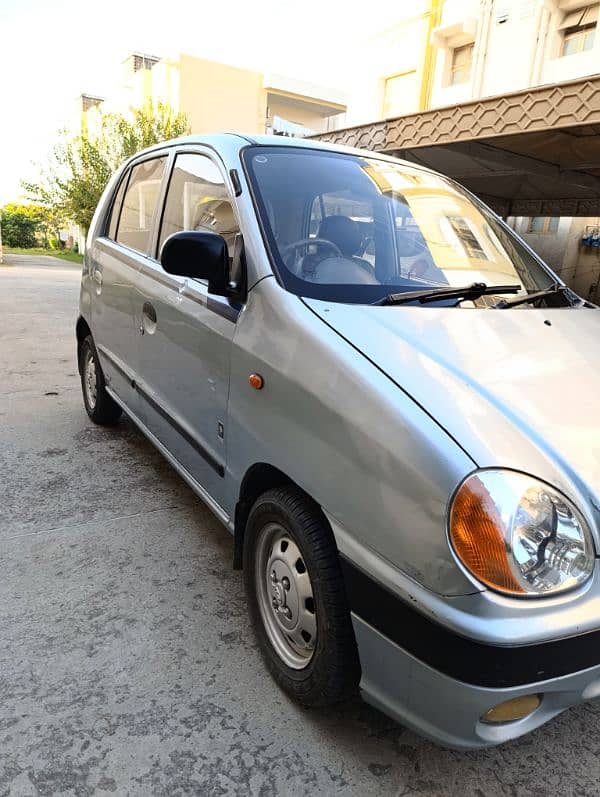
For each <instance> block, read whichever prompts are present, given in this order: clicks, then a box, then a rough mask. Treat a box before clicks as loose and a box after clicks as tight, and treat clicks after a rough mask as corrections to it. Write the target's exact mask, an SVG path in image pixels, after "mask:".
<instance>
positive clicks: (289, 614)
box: [285, 606, 292, 620]
mask: <svg viewBox="0 0 600 797" xmlns="http://www.w3.org/2000/svg"><path fill="white" fill-rule="evenodd" d="M285 616H286V617H287V619H288V620H291V619H292V610H291V609H290V607H289V606H286V607H285Z"/></svg>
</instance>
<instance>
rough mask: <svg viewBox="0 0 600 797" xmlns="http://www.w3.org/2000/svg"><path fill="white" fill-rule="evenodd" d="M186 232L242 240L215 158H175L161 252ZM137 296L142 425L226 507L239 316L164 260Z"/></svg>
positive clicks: (143, 276) (145, 275)
mask: <svg viewBox="0 0 600 797" xmlns="http://www.w3.org/2000/svg"><path fill="white" fill-rule="evenodd" d="M186 229H187V230H192V229H208V230H211V231H213V232H218V233H220V234H222V235H223V236H224V237H225V238H226V240H227V241H228V243H229V244H230V247H233V242H234V240H235V238H236V234H237V232H238V224H237V221H236V218H235V214H234V211H233V203H232V201H231V199H230V197H229V194H228V191H227V188H226V186H225V182H224V179H223V176H222V174H221V171H220V169H219V167H218V166H217V165H216V163H215V162H214V161H213V160H212V159H211V158H210V157H209V156H208V155H202V154H199V153H180V154H178V155H177V156H176V158H175V161H174V164H173V170H172V172H171V176H170V180H169V186H168V189H167V195H166V199H165V206H164V212H163V216H162V222H161V227H160V230H159V236H158V251H160V246H161V245H162V243H163V242H164V240H165V239H166V238H167V237H168V236H169V235H171V234H172V233H174V232H177V231H179V230H186ZM138 288H139V291H138V297H137V299H136V301H137V302H138V303H139V307H138V308H137V312H138V314H139V317H140V319H141V328H142V329H143V334H142V335H141V336H140V357H139V369H138V385H137V388H138V392H139V394H140V402H141V417H142V420H143V421H144V423H145V424H146V426H147V427H148V429H149V430H150V431H151V432H152V433H153V434H154V435H155V436H156V437H157V438H158V439H159V440H160V441H161V442H162V443H163V444H164V445H165V446H166V448H167V449H168V450H169V452H170V453H171V454H172V456H174V457H175V459H177V461H178V462H179V463H180V464H181V465H183V466H184V468H185V469H186V470H187V471H188V472H189V473H190V474H191V475H192V476H193V477H194V479H195V480H196V481H197V482H198V483H199V484H200V485H201V486H202V487H203V488H204V489H205V490H206V491H207V492H208V493H209V495H210V496H211V497H212V498H213V499H214V500H215V501H216V502H217V503H218V504H219V505H221V506H223V505H224V504H225V495H226V492H225V478H224V477H225V467H226V439H227V400H228V393H229V366H230V357H231V342H232V339H233V333H234V331H235V324H236V320H237V315H238V309H237V308H236V307H235V306H233V305H231V304H230V303H229V301H228V300H226V299H224V298H222V297H215V296H211V295H209V294H208V289H207V285H206V284H205V283H204V282H203V281H200V280H193V279H186V278H182V277H174V276H172V275H169V274H167V273H166V272H165V271H164V270H163V269H162V268H161V266H160V264H159V263H158V261H157V260H154V261H152V262H148V263H146V264H145V265H144V267H143V268H142V271H141V273H140V276H139V280H138Z"/></svg>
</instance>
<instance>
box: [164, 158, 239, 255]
mask: <svg viewBox="0 0 600 797" xmlns="http://www.w3.org/2000/svg"><path fill="white" fill-rule="evenodd" d="M181 230H207V231H209V232H216V233H218V234H219V235H222V236H223V237H224V238H225V240H226V241H227V245H228V247H229V254H230V257H232V256H233V247H234V242H235V238H236V235H237V233H238V232H239V227H238V223H237V220H236V218H235V214H234V212H233V207H232V204H231V200H230V198H229V193H228V191H227V187H226V186H225V183H224V181H223V177H222V176H221V172H220V171H219V169H218V168H217V166H216V164H215V163H213V161H212V160H211V159H210V158H208V157H207V156H206V155H200V154H194V153H182V154H180V155H177V157H176V159H175V165H174V167H173V172H172V174H171V179H170V181H169V188H168V190H167V199H166V202H165V210H164V213H163V218H162V223H161V227H160V237H159V251H160V246H162V244H163V243H164V241H165V240H166V239H167V238H168V237H169V236H170V235H172V234H173V233H175V232H180V231H181Z"/></svg>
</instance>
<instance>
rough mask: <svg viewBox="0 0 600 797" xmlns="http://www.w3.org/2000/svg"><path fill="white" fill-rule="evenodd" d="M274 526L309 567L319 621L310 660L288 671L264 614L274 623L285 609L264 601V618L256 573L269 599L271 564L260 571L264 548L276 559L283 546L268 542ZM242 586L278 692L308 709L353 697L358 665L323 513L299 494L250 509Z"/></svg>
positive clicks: (271, 496)
mask: <svg viewBox="0 0 600 797" xmlns="http://www.w3.org/2000/svg"><path fill="white" fill-rule="evenodd" d="M275 526H279V527H281V529H283V530H284V532H285V534H286V535H289V537H290V538H291V540H292V541H293V543H295V545H296V546H297V548H298V549H299V551H300V555H301V559H302V560H303V562H301V563H300V564H302V567H304V566H306V570H307V571H308V576H309V580H310V585H311V589H312V595H313V597H314V602H313V603H312V604H311V607H312V608H313V609H314V613H315V615H316V642H315V643H314V648H313V651H312V653H311V654H310V655H312V658H311V659H310V660H309V661H308V663H307V664H306V665H305V666H302V667H301V668H297V667H291V666H288V664H287V663H286V661H284V659H283V658H282V656H281V655H280V653H279V652H278V650H277V649H276V646H275V644H274V643H273V641H272V637H273V633H272V631H271V632H269V630H268V627H267V625H266V624H265V619H264V616H263V614H264V613H265V612H267V613H268V611H272V612H273V616H274V617H276V616H277V612H278V611H281V607H280V608H279V609H276V608H273V607H271V606H268V607H267V606H266V605H265V601H264V599H263V600H262V607H263V609H262V612H261V597H260V590H261V586H260V583H257V581H258V578H259V577H258V575H257V568H258V569H259V570H260V572H261V573H263V574H264V575H263V577H264V579H265V584H266V587H265V590H266V594H267V595H269V596H270V595H271V593H270V592H269V589H271V590H272V589H274V587H273V581H271V582H269V580H268V577H267V572H269V562H271V561H272V560H271V559H269V560H268V562H267V566H266V568H262V566H261V563H262V562H263V561H264V554H261V550H262V551H264V550H265V545H266V550H271V552H272V553H271V557H272V556H273V551H274V550H275V548H276V546H277V544H281V539H280V540H278V541H276V542H275V543H273V546H270V545H269V542H266V543H265V542H264V540H265V535H266V534H267V533H268V532H267V530H268V529H271V528H274V527H275ZM261 540H263V542H261ZM294 555H295V554H294ZM296 566H297V567H298V566H299V565H298V563H297V565H296ZM300 572H302V571H300ZM273 578H275V575H273V576H272V579H273ZM244 580H245V586H246V594H247V597H248V603H249V612H250V616H251V619H252V622H253V625H254V630H255V633H256V637H257V640H258V644H259V647H260V650H261V653H262V655H263V658H264V660H265V662H266V664H267V667H268V668H269V670H270V672H271V674H272V676H273V678H274V679H275V681H276V682H277V683H278V684H279V686H280V687H281V688H282V689H283V690H284V691H285V692H287V694H288V695H290V697H292V698H293V699H294V700H295V701H297V702H298V703H300V704H301V705H304V706H326V705H330V704H332V703H337V702H339V701H341V700H343V699H345V698H347V697H349V696H350V695H351V694H353V693H355V692H356V690H357V687H358V683H359V680H360V664H359V660H358V652H357V648H356V641H355V638H354V631H353V629H352V623H351V620H350V610H349V607H348V602H347V599H346V591H345V587H344V581H343V576H342V572H341V569H340V563H339V558H338V552H337V548H336V545H335V540H334V538H333V534H332V531H331V528H330V526H329V524H328V522H327V520H326V519H325V517H324V516H323V513H322V511H321V509H320V507H319V506H318V505H317V504H316V503H315V502H313V501H312V500H311V499H310V498H308V497H307V496H306V495H305V494H304V493H303V492H302V491H301V490H299V489H298V488H296V487H280V488H275V489H272V490H269V491H268V492H266V493H264V494H263V495H262V496H261V497H260V498H259V499H258V500H257V501H256V503H255V504H254V506H253V507H252V510H251V511H250V515H249V517H248V522H247V525H246V530H245V535H244ZM283 581H285V577H284V579H283ZM275 583H277V582H276V581H275ZM279 583H283V582H279ZM308 600H310V598H309V599H308ZM275 602H276V601H275V600H274V601H273V606H274V604H275ZM266 622H267V624H268V620H267V621H266ZM290 622H292V620H290ZM303 633H304V632H303Z"/></svg>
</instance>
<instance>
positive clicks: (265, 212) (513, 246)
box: [243, 146, 568, 307]
mask: <svg viewBox="0 0 600 797" xmlns="http://www.w3.org/2000/svg"><path fill="white" fill-rule="evenodd" d="M243 157H244V163H245V166H246V169H247V172H248V174H249V177H250V180H251V184H252V188H253V194H254V198H255V202H256V205H257V209H258V212H259V215H260V218H261V222H262V227H263V230H264V233H265V238H266V241H267V243H268V247H269V250H270V253H271V257H272V259H273V265H274V268H275V270H276V272H277V274H278V276H279V278H280V280H281V282H282V283H283V285H284V287H285V288H286V289H287V290H289V291H291V292H293V293H296V294H298V295H299V296H307V297H315V298H321V299H327V300H329V301H341V302H361V303H374V302H377V301H379V300H382V299H385V297H386V296H388V295H390V294H398V293H402V292H405V291H415V290H428V289H431V290H434V291H435V290H436V288H441V287H445V288H448V287H462V286H468V285H473V283H484V284H485V285H486V286H504V287H506V286H507V285H508V286H513V287H514V286H517V295H526V294H527V293H534V292H537V291H542V290H545V289H548V288H550V287H551V286H552V285H553V284H554V283H555V277H554V276H553V274H552V273H551V272H550V271H549V270H546V269H545V268H544V267H543V266H542V265H541V263H540V262H539V261H538V260H537V259H536V258H535V257H534V256H533V255H532V254H531V252H530V251H529V250H528V249H527V248H526V247H525V246H524V245H523V244H522V243H521V242H520V240H519V239H518V238H517V237H516V236H515V235H514V233H513V232H512V231H511V230H510V229H509V228H508V227H507V226H506V225H505V224H504V223H502V222H501V221H499V219H498V218H497V217H496V216H495V215H494V214H493V213H491V211H489V210H487V209H486V208H485V207H484V206H483V205H481V204H479V203H478V202H475V201H474V200H473V199H472V198H471V197H470V196H469V195H468V194H467V192H466V191H464V190H463V189H462V188H461V187H460V186H458V185H456V184H454V183H452V182H451V181H450V180H447V179H446V178H444V177H442V176H440V175H436V174H433V173H431V172H429V171H426V170H423V169H419V168H417V167H412V166H409V165H406V164H402V163H396V162H393V161H389V160H383V159H379V158H376V157H373V158H370V157H361V156H359V155H352V154H341V153H331V152H327V151H322V150H311V149H308V148H304V149H303V148H299V147H287V146H285V147H284V146H273V147H249V148H247V149H246V150H245V151H244V156H243ZM502 296H504V294H502ZM500 298H501V292H500V291H499V292H498V295H495V294H493V293H489V292H488V293H486V294H485V295H482V296H478V297H475V298H473V299H470V300H469V301H468V302H465V304H466V305H469V306H473V305H475V306H477V307H485V306H493V305H495V304H497V303H498V301H499V299H500ZM504 298H506V297H504ZM435 301H439V302H440V303H443V304H451V305H455V304H456V298H453V299H448V298H444V297H443V296H440V297H439V299H436V300H435ZM563 301H564V303H568V302H567V300H566V299H565V300H563ZM520 306H523V307H524V306H525V304H523V305H520Z"/></svg>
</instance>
